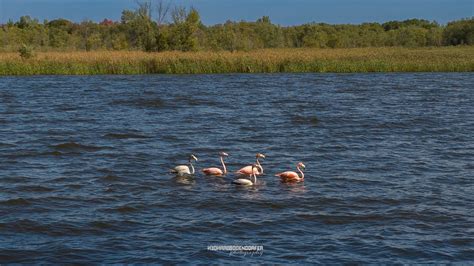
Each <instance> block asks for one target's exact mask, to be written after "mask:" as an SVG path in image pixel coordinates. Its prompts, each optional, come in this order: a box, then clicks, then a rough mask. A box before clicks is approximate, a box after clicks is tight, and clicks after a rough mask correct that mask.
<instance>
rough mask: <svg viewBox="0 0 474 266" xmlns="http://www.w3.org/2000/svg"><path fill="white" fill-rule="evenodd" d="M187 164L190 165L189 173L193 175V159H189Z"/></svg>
mask: <svg viewBox="0 0 474 266" xmlns="http://www.w3.org/2000/svg"><path fill="white" fill-rule="evenodd" d="M189 165H190V166H191V174H193V175H194V166H193V161H191V160H189Z"/></svg>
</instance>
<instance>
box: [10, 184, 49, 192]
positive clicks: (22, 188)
mask: <svg viewBox="0 0 474 266" xmlns="http://www.w3.org/2000/svg"><path fill="white" fill-rule="evenodd" d="M17 190H18V191H24V192H51V191H54V189H53V188H49V187H44V186H37V185H33V186H20V187H18V188H17Z"/></svg>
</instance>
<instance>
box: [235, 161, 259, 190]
mask: <svg viewBox="0 0 474 266" xmlns="http://www.w3.org/2000/svg"><path fill="white" fill-rule="evenodd" d="M250 167H251V169H250V171H251V174H250V175H249V178H250V179H252V180H250V179H246V178H239V179H237V180H234V181H232V183H234V184H236V185H240V186H253V185H256V184H257V175H256V174H255V171H254V170H256V169H257V167H258V166H257V165H255V164H254V165H251V166H250Z"/></svg>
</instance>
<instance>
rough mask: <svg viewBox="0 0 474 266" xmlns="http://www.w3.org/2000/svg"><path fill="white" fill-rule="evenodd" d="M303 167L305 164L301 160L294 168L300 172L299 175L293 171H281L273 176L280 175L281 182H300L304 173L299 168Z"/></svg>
mask: <svg viewBox="0 0 474 266" xmlns="http://www.w3.org/2000/svg"><path fill="white" fill-rule="evenodd" d="M305 167H306V166H305V165H304V164H303V163H301V162H300V163H298V164H297V165H296V169H297V170H298V172H300V174H301V176H299V175H298V173H296V172H293V171H286V172H282V173H279V174H276V175H275V176H278V177H280V179H281V182H302V181H304V173H303V171H302V170H301V168H303V169H304V168H305Z"/></svg>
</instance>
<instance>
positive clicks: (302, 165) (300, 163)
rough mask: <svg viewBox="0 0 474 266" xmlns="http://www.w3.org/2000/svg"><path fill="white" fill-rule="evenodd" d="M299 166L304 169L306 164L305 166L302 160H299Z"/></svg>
mask: <svg viewBox="0 0 474 266" xmlns="http://www.w3.org/2000/svg"><path fill="white" fill-rule="evenodd" d="M298 167H300V168H302V169H305V168H306V166H305V165H304V164H303V163H302V162H299V163H298Z"/></svg>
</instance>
